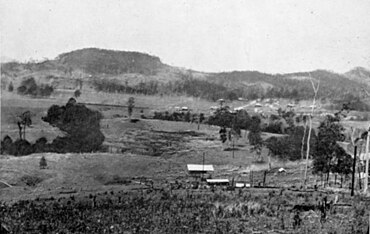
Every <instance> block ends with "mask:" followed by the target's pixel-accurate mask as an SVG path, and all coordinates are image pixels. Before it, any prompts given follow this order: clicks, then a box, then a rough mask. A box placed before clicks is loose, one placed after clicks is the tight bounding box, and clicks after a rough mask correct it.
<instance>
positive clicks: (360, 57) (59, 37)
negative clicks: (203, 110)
mask: <svg viewBox="0 0 370 234" xmlns="http://www.w3.org/2000/svg"><path fill="white" fill-rule="evenodd" d="M0 30H1V36H0V37H1V43H0V46H1V47H0V49H1V50H0V53H1V54H0V55H1V56H3V57H8V58H12V59H17V60H21V61H24V60H28V59H30V58H33V59H42V58H55V57H56V56H57V55H58V54H60V53H63V52H69V51H71V50H75V49H81V48H85V47H98V48H105V49H115V50H127V51H139V52H145V53H149V54H152V55H156V56H158V57H160V58H161V60H162V61H163V62H164V63H167V64H170V65H174V66H179V67H185V68H191V69H195V70H200V71H208V72H210V71H214V72H216V71H231V70H259V71H262V72H270V73H285V72H295V71H307V70H314V69H319V68H320V69H328V70H332V71H336V72H345V71H347V70H350V69H351V68H353V67H355V66H363V67H366V68H368V69H370V1H369V0H332V1H324V0H317V1H308V0H302V1H300V0H240V1H238V0H230V1H226V0H219V1H217V0H194V1H190V0H186V1H185V0H183V1H175V0H155V1H154V0H125V1H114V0H110V1H103V0H86V1H84V0H80V1H78V0H63V1H60V0H59V1H58V0H55V1H51V0H49V1H46V0H32V1H29V0H24V1H19V0H17V1H14V0H0Z"/></svg>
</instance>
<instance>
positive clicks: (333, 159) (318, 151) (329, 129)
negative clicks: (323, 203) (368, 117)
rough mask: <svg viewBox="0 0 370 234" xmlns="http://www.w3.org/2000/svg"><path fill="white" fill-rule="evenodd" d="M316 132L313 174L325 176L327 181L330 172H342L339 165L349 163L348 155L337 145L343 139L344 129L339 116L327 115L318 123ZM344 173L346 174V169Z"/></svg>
mask: <svg viewBox="0 0 370 234" xmlns="http://www.w3.org/2000/svg"><path fill="white" fill-rule="evenodd" d="M318 130H319V132H318V136H317V142H316V147H315V154H314V161H313V168H314V173H324V174H326V175H327V178H326V179H327V181H328V180H329V175H330V172H336V171H338V170H342V169H341V168H342V167H343V165H339V164H342V163H344V162H348V161H349V160H348V159H347V157H348V155H347V154H346V152H345V151H344V150H343V149H342V148H341V147H340V146H339V145H338V143H337V142H338V141H343V140H344V139H345V135H344V127H343V126H342V125H341V124H340V116H338V115H337V116H334V117H333V116H330V115H328V116H326V118H325V120H324V121H322V122H321V123H320V125H319V128H318ZM338 165H339V166H338ZM345 168H347V165H346V166H345ZM345 172H346V173H347V172H348V171H347V169H345Z"/></svg>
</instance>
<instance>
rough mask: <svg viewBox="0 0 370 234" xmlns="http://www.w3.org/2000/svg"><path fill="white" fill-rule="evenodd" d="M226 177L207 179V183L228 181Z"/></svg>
mask: <svg viewBox="0 0 370 234" xmlns="http://www.w3.org/2000/svg"><path fill="white" fill-rule="evenodd" d="M229 182H230V181H229V180H228V179H207V183H211V184H218V183H229Z"/></svg>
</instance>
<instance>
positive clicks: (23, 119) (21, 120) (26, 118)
mask: <svg viewBox="0 0 370 234" xmlns="http://www.w3.org/2000/svg"><path fill="white" fill-rule="evenodd" d="M15 119H16V122H17V125H18V130H19V138H20V139H21V140H22V139H23V140H26V127H30V126H31V125H32V119H31V112H30V111H26V112H23V113H22V114H20V115H17V116H16V117H15ZM22 130H23V132H22ZM22 135H23V136H22Z"/></svg>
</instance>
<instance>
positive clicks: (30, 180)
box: [20, 175, 43, 187]
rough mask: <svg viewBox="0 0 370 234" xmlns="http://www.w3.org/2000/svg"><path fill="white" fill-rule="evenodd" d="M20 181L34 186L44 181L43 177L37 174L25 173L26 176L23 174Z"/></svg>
mask: <svg viewBox="0 0 370 234" xmlns="http://www.w3.org/2000/svg"><path fill="white" fill-rule="evenodd" d="M20 181H21V182H22V183H24V184H26V185H27V186H32V187H34V186H36V185H37V184H39V183H41V182H42V181H43V179H42V178H40V177H37V176H31V175H25V176H22V178H21V179H20Z"/></svg>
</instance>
